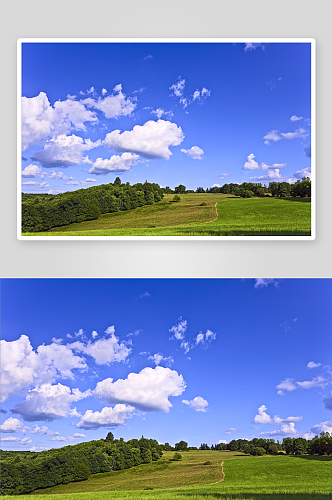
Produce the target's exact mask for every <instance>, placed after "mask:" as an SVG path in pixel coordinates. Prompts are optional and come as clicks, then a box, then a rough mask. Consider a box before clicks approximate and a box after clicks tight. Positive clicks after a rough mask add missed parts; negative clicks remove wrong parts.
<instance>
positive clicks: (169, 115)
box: [151, 108, 173, 120]
mask: <svg viewBox="0 0 332 500" xmlns="http://www.w3.org/2000/svg"><path fill="white" fill-rule="evenodd" d="M151 114H153V115H156V116H157V118H158V119H160V118H161V117H162V116H165V118H166V119H167V120H170V119H171V118H172V116H173V113H172V111H165V110H164V108H158V109H156V110H154V109H153V110H152V111H151Z"/></svg>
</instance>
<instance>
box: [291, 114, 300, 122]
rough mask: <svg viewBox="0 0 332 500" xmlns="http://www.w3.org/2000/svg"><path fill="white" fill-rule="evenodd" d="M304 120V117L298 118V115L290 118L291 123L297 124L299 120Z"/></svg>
mask: <svg viewBox="0 0 332 500" xmlns="http://www.w3.org/2000/svg"><path fill="white" fill-rule="evenodd" d="M302 119H303V116H296V115H293V116H291V117H290V121H291V122H297V121H298V120H302Z"/></svg>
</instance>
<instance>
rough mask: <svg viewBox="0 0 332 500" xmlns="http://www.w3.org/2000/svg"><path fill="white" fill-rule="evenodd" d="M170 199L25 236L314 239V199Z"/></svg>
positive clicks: (188, 196) (197, 195)
mask: <svg viewBox="0 0 332 500" xmlns="http://www.w3.org/2000/svg"><path fill="white" fill-rule="evenodd" d="M173 197H174V195H173V194H168V195H165V197H164V199H163V200H161V201H160V202H158V203H155V204H154V205H146V206H143V207H140V208H136V209H133V210H128V211H124V212H116V213H110V214H103V215H101V216H100V217H99V218H98V219H95V220H91V221H85V222H80V223H75V224H69V225H68V226H62V227H61V228H53V229H51V230H49V231H47V232H38V233H23V236H50V237H51V236H310V234H311V203H310V199H309V198H272V197H266V198H239V197H235V196H234V195H227V194H220V193H218V194H210V193H193V194H190V193H188V194H185V195H181V200H180V201H179V202H172V199H173Z"/></svg>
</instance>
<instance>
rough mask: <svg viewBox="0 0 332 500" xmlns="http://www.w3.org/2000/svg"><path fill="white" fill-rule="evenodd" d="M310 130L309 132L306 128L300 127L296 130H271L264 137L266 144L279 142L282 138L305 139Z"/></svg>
mask: <svg viewBox="0 0 332 500" xmlns="http://www.w3.org/2000/svg"><path fill="white" fill-rule="evenodd" d="M308 135H309V132H307V131H306V130H305V129H304V128H298V129H297V130H295V132H279V131H278V130H271V132H268V133H267V134H266V135H264V137H263V139H265V141H264V143H265V144H270V142H271V141H272V142H277V141H280V140H281V139H288V140H291V139H300V138H302V139H305V138H306V137H308Z"/></svg>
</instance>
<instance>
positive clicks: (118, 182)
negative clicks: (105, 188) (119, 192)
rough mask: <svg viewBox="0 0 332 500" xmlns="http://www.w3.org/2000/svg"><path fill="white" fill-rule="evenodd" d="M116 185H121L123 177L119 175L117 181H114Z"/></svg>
mask: <svg viewBox="0 0 332 500" xmlns="http://www.w3.org/2000/svg"><path fill="white" fill-rule="evenodd" d="M113 184H114V186H121V179H120V177H117V178H116V179H115V181H114V182H113Z"/></svg>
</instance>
